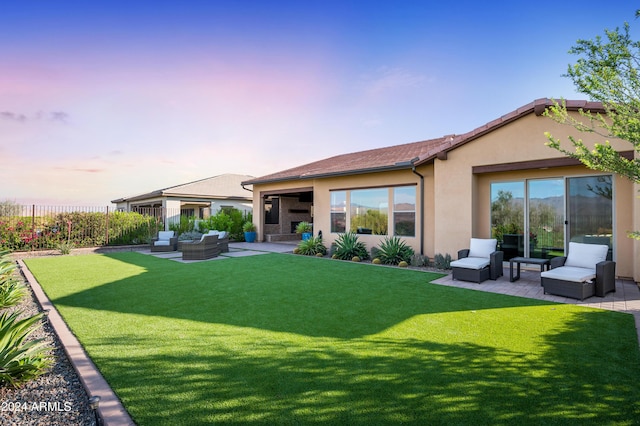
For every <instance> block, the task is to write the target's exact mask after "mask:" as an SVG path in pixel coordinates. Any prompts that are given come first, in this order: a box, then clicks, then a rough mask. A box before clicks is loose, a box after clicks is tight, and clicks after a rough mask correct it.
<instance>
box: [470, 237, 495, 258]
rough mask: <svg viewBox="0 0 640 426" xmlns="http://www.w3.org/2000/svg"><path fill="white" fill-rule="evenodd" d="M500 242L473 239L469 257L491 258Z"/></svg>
mask: <svg viewBox="0 0 640 426" xmlns="http://www.w3.org/2000/svg"><path fill="white" fill-rule="evenodd" d="M497 245H498V240H496V239H482V238H472V239H471V243H470V245H469V257H486V258H489V257H490V256H491V253H493V252H494V251H496V247H497Z"/></svg>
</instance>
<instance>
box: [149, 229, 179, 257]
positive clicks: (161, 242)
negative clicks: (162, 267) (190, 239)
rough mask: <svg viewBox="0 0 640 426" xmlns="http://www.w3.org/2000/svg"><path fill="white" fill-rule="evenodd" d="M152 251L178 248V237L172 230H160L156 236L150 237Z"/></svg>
mask: <svg viewBox="0 0 640 426" xmlns="http://www.w3.org/2000/svg"><path fill="white" fill-rule="evenodd" d="M150 246H151V251H152V252H165V251H176V250H178V237H176V236H175V232H173V231H160V232H158V236H157V237H156V238H152V239H151V244H150Z"/></svg>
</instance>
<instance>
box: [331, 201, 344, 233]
mask: <svg viewBox="0 0 640 426" xmlns="http://www.w3.org/2000/svg"><path fill="white" fill-rule="evenodd" d="M346 229H347V192H346V191H332V192H331V232H345V231H346Z"/></svg>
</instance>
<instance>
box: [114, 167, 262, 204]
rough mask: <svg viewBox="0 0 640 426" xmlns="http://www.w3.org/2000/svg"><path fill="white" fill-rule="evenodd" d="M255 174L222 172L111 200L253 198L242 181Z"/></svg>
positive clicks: (116, 201) (119, 201)
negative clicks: (243, 187)
mask: <svg viewBox="0 0 640 426" xmlns="http://www.w3.org/2000/svg"><path fill="white" fill-rule="evenodd" d="M252 178H253V176H249V175H238V174H231V173H228V174H222V175H218V176H213V177H209V178H206V179H200V180H196V181H193V182H188V183H183V184H180V185H175V186H170V187H168V188H163V189H157V190H155V191H151V192H147V193H145V194H139V195H134V196H131V197H123V198H119V199H117V200H113V201H111V202H112V203H121V202H124V201H139V200H145V199H148V198H155V197H167V196H171V197H183V198H184V197H195V198H216V199H230V198H234V199H236V198H237V199H245V200H251V199H252V196H251V193H250V192H247V191H246V190H244V189H242V187H241V182H243V181H245V180H247V179H252Z"/></svg>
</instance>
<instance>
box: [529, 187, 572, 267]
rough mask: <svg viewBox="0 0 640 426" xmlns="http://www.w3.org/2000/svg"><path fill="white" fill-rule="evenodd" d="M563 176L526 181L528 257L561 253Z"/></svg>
mask: <svg viewBox="0 0 640 426" xmlns="http://www.w3.org/2000/svg"><path fill="white" fill-rule="evenodd" d="M564 193H565V187H564V179H562V178H560V179H532V180H528V181H527V203H526V205H527V225H528V232H527V233H526V237H527V239H528V241H527V247H528V248H529V254H528V257H535V258H539V259H548V258H550V257H555V256H564V208H565V200H564Z"/></svg>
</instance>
